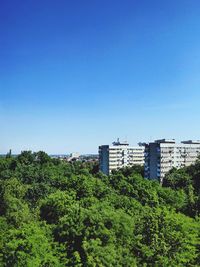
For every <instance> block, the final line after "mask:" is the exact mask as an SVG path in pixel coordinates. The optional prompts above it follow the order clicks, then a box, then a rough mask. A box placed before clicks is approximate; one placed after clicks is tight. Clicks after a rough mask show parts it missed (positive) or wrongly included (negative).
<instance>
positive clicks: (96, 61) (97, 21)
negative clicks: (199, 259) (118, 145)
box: [0, 0, 200, 153]
mask: <svg viewBox="0 0 200 267" xmlns="http://www.w3.org/2000/svg"><path fill="white" fill-rule="evenodd" d="M199 121H200V1H199V0H167V1H163V0H130V1H129V0H84V1H83V0H76V1H75V0H54V1H53V0H18V1H16V0H1V2H0V129H1V134H0V153H5V152H7V151H8V150H9V149H10V148H12V150H13V152H14V153H18V152H20V151H21V150H26V149H31V150H33V151H37V150H45V151H46V152H48V153H69V152H75V151H78V152H80V153H95V152H97V148H98V145H100V144H109V143H111V142H112V141H113V140H114V139H116V138H117V137H120V138H121V139H127V140H128V141H129V143H130V144H132V145H135V144H137V143H138V142H139V141H147V142H148V141H150V140H153V139H156V138H164V137H166V138H176V139H177V140H178V141H179V140H182V139H200V123H199Z"/></svg>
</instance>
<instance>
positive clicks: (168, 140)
mask: <svg viewBox="0 0 200 267" xmlns="http://www.w3.org/2000/svg"><path fill="white" fill-rule="evenodd" d="M155 143H158V144H160V143H171V144H175V143H176V141H175V139H159V140H155Z"/></svg>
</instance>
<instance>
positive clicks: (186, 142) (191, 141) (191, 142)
mask: <svg viewBox="0 0 200 267" xmlns="http://www.w3.org/2000/svg"><path fill="white" fill-rule="evenodd" d="M181 143H182V144H199V145H200V140H187V141H182V142H181Z"/></svg>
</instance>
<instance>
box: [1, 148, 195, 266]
mask: <svg viewBox="0 0 200 267" xmlns="http://www.w3.org/2000/svg"><path fill="white" fill-rule="evenodd" d="M199 174H200V163H199V162H197V164H195V165H194V166H191V167H188V168H184V169H182V170H172V171H171V172H170V173H169V174H168V175H167V176H166V178H165V179H164V187H161V186H160V184H159V183H158V182H155V181H147V180H145V179H144V178H143V169H142V167H141V166H133V167H131V168H124V169H121V170H118V171H113V173H112V175H110V176H109V177H108V176H106V175H103V174H102V173H100V172H98V164H97V163H95V162H83V163H81V162H74V163H67V162H64V161H63V162H62V161H60V160H55V159H51V158H50V157H49V156H48V155H47V154H46V153H44V152H41V151H40V152H38V153H32V152H30V151H24V152H22V153H21V155H19V156H18V157H16V158H13V157H12V156H11V155H10V156H9V157H8V156H7V157H6V158H0V266H6V267H10V266H11V267H12V266H13V267H14V266H20V267H21V266H30V267H32V266H34V267H35V266H36V267H37V266H38V267H39V266H42V267H43V266H68V267H71V266H76V267H78V266H80V267H82V266H83V267H88V266H89V267H90V266H91V267H93V266H96V267H101V266H102V267H110V266H117V267H118V266H119V267H120V266H124V267H134V266H152V267H153V266H159V267H160V266H166V267H167V266H169V267H171V266H200V241H199V238H200V237H199V233H200V221H199V220H200V219H199V217H197V215H198V214H199V210H200V197H199V180H200V179H199V177H200V175H199ZM195 216H196V217H195Z"/></svg>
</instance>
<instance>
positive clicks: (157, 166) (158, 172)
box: [145, 139, 200, 183]
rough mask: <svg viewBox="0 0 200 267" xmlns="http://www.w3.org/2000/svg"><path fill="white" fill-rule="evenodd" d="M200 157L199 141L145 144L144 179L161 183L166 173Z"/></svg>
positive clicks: (162, 140) (162, 141) (191, 162)
mask: <svg viewBox="0 0 200 267" xmlns="http://www.w3.org/2000/svg"><path fill="white" fill-rule="evenodd" d="M199 155H200V141H192V140H189V141H182V142H181V143H179V144H177V143H176V142H175V140H174V139H171V140H167V139H161V140H156V141H155V142H153V143H149V144H145V178H148V179H158V180H159V181H160V182H161V183H162V181H163V178H164V177H165V175H166V173H167V172H168V171H170V170H171V169H172V168H173V167H174V168H177V169H179V168H182V167H186V166H189V165H191V164H193V163H195V161H196V160H197V157H198V156H199Z"/></svg>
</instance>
